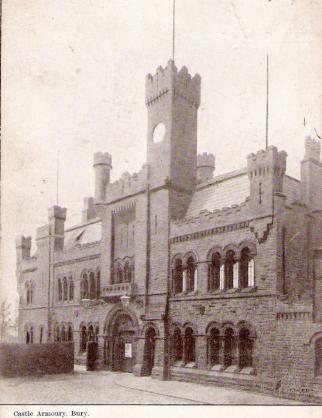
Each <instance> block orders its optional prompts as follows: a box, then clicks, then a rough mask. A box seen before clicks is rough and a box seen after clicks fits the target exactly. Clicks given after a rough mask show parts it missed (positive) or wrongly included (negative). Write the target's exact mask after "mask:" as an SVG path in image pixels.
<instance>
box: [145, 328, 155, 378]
mask: <svg viewBox="0 0 322 418" xmlns="http://www.w3.org/2000/svg"><path fill="white" fill-rule="evenodd" d="M155 336H156V332H155V329H154V328H153V327H149V328H148V329H147V330H146V332H145V344H144V372H145V373H144V374H145V375H146V376H150V375H151V373H152V369H153V366H154V351H155Z"/></svg>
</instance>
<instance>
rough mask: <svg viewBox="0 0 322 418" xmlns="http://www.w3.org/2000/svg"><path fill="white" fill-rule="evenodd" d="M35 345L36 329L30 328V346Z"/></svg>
mask: <svg viewBox="0 0 322 418" xmlns="http://www.w3.org/2000/svg"><path fill="white" fill-rule="evenodd" d="M33 343H34V329H33V327H30V344H33Z"/></svg>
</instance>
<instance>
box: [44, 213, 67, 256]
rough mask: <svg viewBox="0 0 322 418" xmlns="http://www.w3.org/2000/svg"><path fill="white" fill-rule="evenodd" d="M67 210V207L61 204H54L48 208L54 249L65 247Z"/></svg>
mask: <svg viewBox="0 0 322 418" xmlns="http://www.w3.org/2000/svg"><path fill="white" fill-rule="evenodd" d="M66 211H67V209H66V208H61V207H60V206H52V207H51V208H49V209H48V220H49V227H50V234H51V236H53V237H54V251H59V250H62V249H63V248H64V232H65V220H66Z"/></svg>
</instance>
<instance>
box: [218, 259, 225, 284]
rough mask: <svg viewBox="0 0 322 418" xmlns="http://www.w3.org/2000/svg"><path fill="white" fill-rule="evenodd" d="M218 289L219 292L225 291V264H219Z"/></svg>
mask: <svg viewBox="0 0 322 418" xmlns="http://www.w3.org/2000/svg"><path fill="white" fill-rule="evenodd" d="M219 288H220V290H224V289H225V264H221V266H220V272H219Z"/></svg>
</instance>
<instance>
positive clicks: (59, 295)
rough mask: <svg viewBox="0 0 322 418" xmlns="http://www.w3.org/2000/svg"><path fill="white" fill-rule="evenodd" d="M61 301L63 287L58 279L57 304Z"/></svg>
mask: <svg viewBox="0 0 322 418" xmlns="http://www.w3.org/2000/svg"><path fill="white" fill-rule="evenodd" d="M62 300H63V286H62V282H61V279H58V302H61V301H62Z"/></svg>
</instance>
